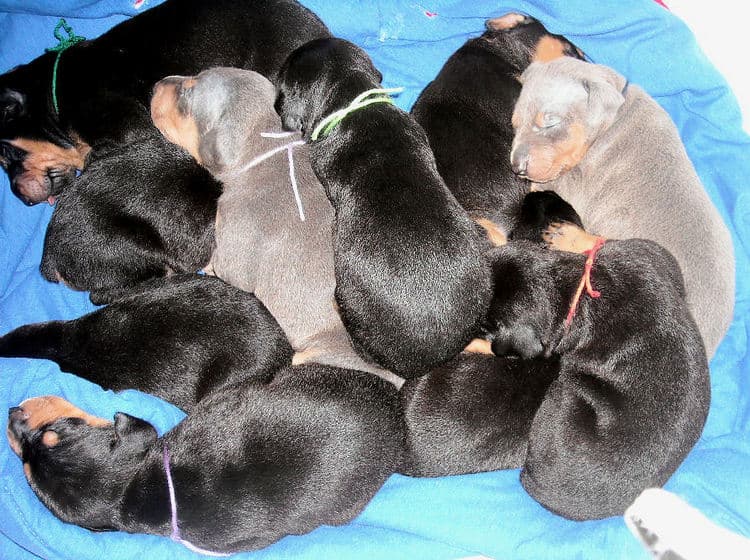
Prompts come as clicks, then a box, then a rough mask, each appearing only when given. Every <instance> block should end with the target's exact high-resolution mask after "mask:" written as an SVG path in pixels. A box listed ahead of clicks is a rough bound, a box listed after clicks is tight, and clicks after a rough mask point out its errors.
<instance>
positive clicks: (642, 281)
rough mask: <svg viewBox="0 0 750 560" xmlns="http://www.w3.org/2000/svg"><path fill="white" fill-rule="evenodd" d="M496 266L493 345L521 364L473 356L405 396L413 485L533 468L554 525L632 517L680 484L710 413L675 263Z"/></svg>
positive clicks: (544, 254)
mask: <svg viewBox="0 0 750 560" xmlns="http://www.w3.org/2000/svg"><path fill="white" fill-rule="evenodd" d="M535 194H536V195H539V194H540V193H535ZM553 197H554V195H553ZM537 200H538V201H539V202H540V204H542V206H541V207H540V208H539V209H538V212H539V213H538V214H535V213H533V212H530V215H535V216H536V217H535V219H538V216H539V214H543V211H544V206H543V204H545V201H544V200H543V197H538V198H537ZM557 210H559V208H556V211H557ZM561 227H565V228H573V229H577V231H578V235H579V236H582V237H583V236H586V235H587V234H586V233H585V232H583V231H582V230H580V229H578V228H576V227H575V226H573V225H571V224H565V225H564V226H561ZM532 229H533V228H532ZM568 237H572V236H570V235H569V236H568ZM589 237H590V236H589ZM600 243H601V241H600ZM597 245H599V243H597ZM490 258H491V259H492V261H493V272H494V280H495V297H494V298H493V301H492V304H491V306H490V312H489V315H488V323H487V331H488V337H489V339H490V340H491V341H492V349H493V350H494V352H495V353H496V354H497V355H499V356H516V357H515V358H510V357H505V358H502V360H500V358H498V360H500V361H495V359H493V358H492V357H486V356H476V355H462V356H461V357H460V361H458V365H457V366H455V367H454V368H453V369H451V368H441V369H439V370H436V371H435V372H433V373H431V374H429V375H428V376H425V377H423V378H421V379H417V380H410V381H407V382H406V384H405V385H404V387H403V388H402V392H403V398H404V406H405V417H406V423H407V442H408V453H409V458H408V460H407V462H406V464H407V465H409V464H410V465H412V466H411V468H412V469H413V470H412V471H410V472H413V473H416V474H428V475H434V474H438V475H445V474H460V473H464V472H476V471H478V470H481V469H483V468H487V467H494V468H507V467H518V466H522V468H523V470H522V472H521V482H522V484H523V485H524V487H525V488H526V490H527V491H528V492H529V494H530V495H531V496H532V497H534V498H535V499H536V500H538V501H539V502H540V503H541V504H542V505H544V506H545V507H546V508H548V509H550V510H552V511H553V512H556V513H558V514H560V515H562V516H565V517H568V518H571V519H580V520H582V519H595V518H601V517H607V516H612V515H622V513H623V512H624V511H625V508H626V507H627V506H628V505H630V504H631V503H632V502H633V500H634V499H635V498H636V497H637V496H638V495H639V494H640V492H641V491H642V490H644V489H645V488H648V487H653V486H661V485H663V484H664V483H665V482H666V481H667V479H668V478H669V477H670V476H671V474H672V473H673V472H674V471H675V469H676V468H677V467H678V466H679V465H680V463H681V462H682V460H683V459H684V457H685V456H686V455H687V453H688V452H689V451H690V450H691V449H692V447H693V445H694V444H695V442H696V441H697V440H698V437H699V436H700V434H701V431H702V428H703V424H704V422H705V419H706V414H707V412H708V406H709V395H710V389H709V373H708V365H707V361H706V356H705V352H704V348H703V342H702V339H701V337H700V334H699V332H698V329H697V327H696V325H695V321H694V320H693V318H692V316H691V315H690V312H689V310H688V306H687V302H686V297H685V290H684V287H683V283H682V276H681V274H680V269H679V266H678V265H677V262H676V260H675V259H674V257H673V256H672V255H670V254H669V253H668V252H667V251H666V250H664V249H663V248H662V247H660V246H659V245H657V244H656V243H654V242H652V241H647V240H641V239H630V240H609V241H606V242H604V244H603V245H602V246H601V247H600V248H598V249H597V250H596V251H595V252H594V254H593V255H589V256H584V255H581V254H576V253H573V252H567V251H552V250H549V249H546V248H543V247H540V246H539V244H538V243H532V242H529V241H526V240H520V241H512V242H510V243H508V244H507V245H505V246H502V247H499V248H497V249H494V250H493V251H492V252H491V253H490ZM587 269H590V274H589V275H587V274H586V272H585V271H586V270H587ZM587 279H588V282H586V280H587ZM587 285H588V287H589V288H590V291H588V290H584V291H583V292H582V294H581V295H580V297H579V298H576V294H577V293H578V292H579V290H583V289H584V288H586V287H587ZM597 292H598V295H597ZM509 360H515V362H516V363H514V362H512V361H509ZM524 377H525V378H526V382H524V380H523V378H524ZM485 394H489V395H492V397H491V398H488V397H486V396H483V395H485ZM463 395H468V396H469V398H471V400H468V399H467V398H464V397H463ZM456 434H461V435H462V436H463V437H456ZM525 443H527V444H525ZM441 455H442V457H443V459H442V460H441ZM453 469H455V470H453Z"/></svg>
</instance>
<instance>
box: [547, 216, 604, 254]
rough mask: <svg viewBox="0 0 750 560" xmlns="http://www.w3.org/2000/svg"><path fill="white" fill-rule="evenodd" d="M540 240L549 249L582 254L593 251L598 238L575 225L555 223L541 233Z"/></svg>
mask: <svg viewBox="0 0 750 560" xmlns="http://www.w3.org/2000/svg"><path fill="white" fill-rule="evenodd" d="M542 239H543V240H544V242H545V243H546V245H547V247H549V248H550V249H554V250H556V251H567V252H569V253H579V254H582V253H584V252H586V251H590V250H591V249H593V248H594V245H596V243H597V241H598V240H599V239H600V237H599V236H597V235H593V234H591V233H588V232H587V231H586V230H584V229H583V228H582V227H580V226H577V225H575V224H571V223H568V222H562V223H557V222H556V223H552V224H550V225H549V226H548V227H547V228H546V229H545V230H544V231H543V232H542Z"/></svg>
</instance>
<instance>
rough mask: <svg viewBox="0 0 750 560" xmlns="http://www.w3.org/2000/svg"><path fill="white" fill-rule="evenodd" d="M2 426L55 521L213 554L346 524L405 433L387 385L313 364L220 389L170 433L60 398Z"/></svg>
mask: <svg viewBox="0 0 750 560" xmlns="http://www.w3.org/2000/svg"><path fill="white" fill-rule="evenodd" d="M7 433H8V438H9V440H10V444H11V446H12V448H13V449H14V450H15V452H16V453H17V454H18V455H19V457H20V458H21V460H22V461H23V463H24V472H25V474H26V476H27V479H28V481H29V484H30V485H31V487H32V489H33V490H34V492H35V493H36V494H37V496H39V498H40V499H41V500H42V502H44V504H45V505H46V506H47V507H48V508H49V509H50V510H51V511H52V512H53V513H54V514H55V515H56V516H57V517H59V518H60V519H62V520H64V521H66V522H68V523H75V524H78V525H81V526H83V527H87V528H90V529H96V530H107V529H114V530H120V531H127V532H131V533H151V534H156V535H164V536H167V535H170V534H171V537H172V539H174V540H177V541H179V542H182V543H183V544H185V545H186V546H188V547H191V548H192V547H199V548H201V549H203V550H204V551H206V550H207V551H211V552H238V551H243V550H251V549H258V548H262V547H264V546H267V545H269V544H271V543H273V542H275V541H277V540H279V539H281V538H282V537H284V536H286V535H293V534H294V535H299V534H304V533H307V532H309V531H312V530H313V529H315V528H316V527H318V526H320V525H323V524H326V525H339V524H343V523H347V522H349V521H350V520H351V519H353V518H354V517H355V516H356V515H357V514H359V512H360V511H361V510H362V509H363V508H364V507H365V505H366V504H367V503H368V501H369V500H370V499H371V498H372V496H373V495H374V494H375V493H376V492H377V491H378V489H379V488H380V487H381V486H382V484H383V483H384V482H385V481H386V479H387V478H388V477H389V476H390V475H391V474H392V473H393V472H394V471H395V470H396V468H397V467H398V466H399V464H400V461H401V457H402V453H403V437H404V435H403V419H402V417H401V411H400V408H399V404H398V394H397V391H396V389H395V388H394V387H393V386H392V385H391V384H390V383H387V382H385V381H383V380H382V379H379V378H377V377H376V376H374V375H370V374H368V373H362V372H355V371H351V370H339V369H337V368H333V367H330V366H324V365H319V364H306V365H302V366H294V367H292V366H289V367H286V368H284V369H282V370H281V371H280V372H279V373H278V374H277V375H276V376H275V377H274V379H273V380H272V381H271V382H270V383H267V384H259V383H238V384H234V385H231V386H225V387H223V388H221V389H219V390H217V391H214V392H213V393H211V394H210V395H209V396H207V397H206V398H204V399H203V400H201V401H200V402H199V403H198V404H197V405H196V406H195V408H194V409H193V411H192V413H191V414H190V415H188V416H187V418H185V419H184V420H183V421H182V422H181V423H180V424H178V425H177V426H176V427H175V428H173V429H172V430H170V431H169V432H167V433H166V434H164V435H163V436H162V437H157V433H156V430H155V429H154V428H153V426H151V424H149V423H147V422H145V421H144V420H141V419H138V418H135V417H132V416H129V415H127V414H124V413H117V414H115V416H114V422H108V421H106V420H104V419H100V418H95V417H91V416H90V415H88V414H86V413H84V412H83V411H80V410H78V409H75V407H73V406H72V405H71V404H70V403H67V402H66V401H63V400H62V399H60V398H59V397H38V398H34V399H30V400H27V401H25V402H23V403H21V404H20V405H19V406H18V407H13V408H11V409H10V412H9V421H8V430H7ZM170 494H173V496H172V497H171V498H170ZM172 508H174V509H175V510H176V511H175V513H174V514H172V513H171V510H172ZM173 527H174V528H175V529H174V530H173Z"/></svg>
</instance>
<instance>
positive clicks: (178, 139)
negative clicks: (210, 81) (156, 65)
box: [151, 78, 202, 163]
mask: <svg viewBox="0 0 750 560" xmlns="http://www.w3.org/2000/svg"><path fill="white" fill-rule="evenodd" d="M194 85H195V79H193V78H187V79H185V80H184V81H183V82H182V86H183V87H184V88H190V87H192V86H194ZM151 120H152V121H153V122H154V126H156V128H158V129H159V131H160V132H161V133H162V134H163V135H164V137H165V138H166V139H167V140H169V141H170V142H172V143H173V144H177V145H178V146H181V147H183V148H185V149H186V150H187V151H188V152H189V153H190V155H191V156H193V157H194V158H195V160H196V161H197V162H198V163H202V162H201V158H200V151H199V145H200V136H199V134H198V125H197V124H196V123H195V120H194V119H193V117H192V115H185V114H183V113H182V112H181V111H180V110H179V109H178V108H177V84H176V83H174V82H173V81H172V82H158V83H157V84H156V86H155V87H154V95H153V96H152V97H151Z"/></svg>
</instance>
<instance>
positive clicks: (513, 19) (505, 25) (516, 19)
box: [485, 14, 526, 31]
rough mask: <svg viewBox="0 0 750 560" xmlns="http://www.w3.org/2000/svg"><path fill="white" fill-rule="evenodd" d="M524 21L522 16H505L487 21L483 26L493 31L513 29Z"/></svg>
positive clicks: (524, 17)
mask: <svg viewBox="0 0 750 560" xmlns="http://www.w3.org/2000/svg"><path fill="white" fill-rule="evenodd" d="M525 19H526V16H524V15H523V14H505V15H504V16H500V17H496V18H492V19H488V20H487V21H486V23H485V25H486V26H487V27H488V28H490V29H492V30H494V31H503V30H505V29H513V28H514V27H515V26H516V25H518V24H519V23H522V22H523V21H524V20H525Z"/></svg>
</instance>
